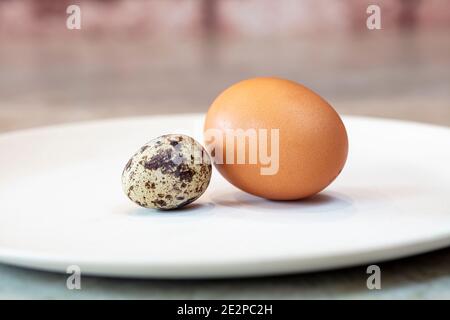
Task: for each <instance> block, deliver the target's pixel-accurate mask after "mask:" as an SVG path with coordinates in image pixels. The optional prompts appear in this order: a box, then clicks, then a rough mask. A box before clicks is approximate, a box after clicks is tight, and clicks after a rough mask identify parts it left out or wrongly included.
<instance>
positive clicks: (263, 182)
mask: <svg viewBox="0 0 450 320" xmlns="http://www.w3.org/2000/svg"><path fill="white" fill-rule="evenodd" d="M204 129H205V132H204V134H205V143H206V145H207V148H208V149H209V151H210V152H211V155H212V156H213V159H214V163H215V166H216V168H217V169H218V171H219V172H220V173H221V174H222V175H223V176H224V177H225V178H226V179H227V180H228V181H229V182H231V183H232V184H233V185H234V186H236V187H238V188H240V189H241V190H243V191H246V192H248V193H251V194H253V195H256V196H260V197H264V198H267V199H273V200H295V199H301V198H305V197H308V196H311V195H314V194H316V193H318V192H320V191H321V190H323V189H324V188H326V187H327V186H328V185H329V184H330V183H331V182H332V181H333V180H334V179H336V177H337V176H338V175H339V173H340V172H341V170H342V168H343V167H344V164H345V161H346V159H347V152H348V139H347V132H346V129H345V126H344V124H343V122H342V120H341V118H340V117H339V115H338V114H337V112H336V111H335V110H334V109H333V108H332V107H331V106H330V104H328V102H326V101H325V100H324V99H323V98H322V97H320V96H319V95H318V94H316V93H314V92H313V91H311V90H310V89H308V88H306V87H304V86H302V85H300V84H298V83H295V82H293V81H289V80H284V79H279V78H254V79H249V80H244V81H241V82H239V83H236V84H234V85H232V86H231V87H229V88H228V89H226V90H225V91H224V92H222V93H221V94H220V95H219V96H218V97H217V98H216V99H215V101H214V102H213V103H212V105H211V107H210V109H209V111H208V114H207V116H206V120H205V127H204Z"/></svg>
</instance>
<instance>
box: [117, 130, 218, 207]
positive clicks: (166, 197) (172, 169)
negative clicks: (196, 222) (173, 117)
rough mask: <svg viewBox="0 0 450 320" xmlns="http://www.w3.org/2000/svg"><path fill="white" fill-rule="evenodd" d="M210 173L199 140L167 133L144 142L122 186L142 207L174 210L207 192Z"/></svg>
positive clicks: (123, 179) (133, 159) (209, 167)
mask: <svg viewBox="0 0 450 320" xmlns="http://www.w3.org/2000/svg"><path fill="white" fill-rule="evenodd" d="M211 172H212V167H211V160H210V158H209V156H208V153H207V152H205V150H204V148H203V147H202V146H201V145H200V144H199V143H198V142H197V141H195V140H194V139H193V138H191V137H189V136H185V135H176V134H171V135H164V136H161V137H159V138H156V139H153V140H152V141H150V142H149V143H147V144H146V145H144V146H143V147H142V148H140V150H139V151H138V152H137V153H136V154H135V155H134V156H133V157H132V158H131V159H130V160H129V161H128V163H127V165H126V167H125V170H124V171H123V174H122V187H123V189H124V192H125V194H127V196H128V197H129V198H130V199H131V200H132V201H133V202H135V203H136V204H138V205H140V206H142V207H147V208H156V209H163V210H169V209H175V208H180V207H183V206H185V205H187V204H189V203H192V202H193V201H195V200H197V199H198V198H199V197H200V196H201V195H202V194H203V193H204V192H205V190H206V189H207V187H208V185H209V181H210V179H211Z"/></svg>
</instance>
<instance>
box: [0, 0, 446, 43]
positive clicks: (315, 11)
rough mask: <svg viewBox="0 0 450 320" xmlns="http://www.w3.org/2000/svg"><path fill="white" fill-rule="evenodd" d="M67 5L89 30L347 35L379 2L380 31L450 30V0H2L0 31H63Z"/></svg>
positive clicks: (94, 32) (96, 32)
mask: <svg viewBox="0 0 450 320" xmlns="http://www.w3.org/2000/svg"><path fill="white" fill-rule="evenodd" d="M70 4H78V5H80V7H81V9H82V29H83V31H85V32H88V33H89V34H91V35H101V34H105V33H108V34H114V35H127V36H129V35H138V36H142V35H145V36H149V37H158V36H161V37H165V36H180V37H184V36H199V35H205V34H218V35H226V36H241V35H245V36H285V35H286V36H289V35H293V34H295V35H296V34H317V33H321V34H323V33H326V32H328V33H332V34H336V33H350V32H358V31H364V30H365V21H366V18H367V14H366V8H367V6H368V5H369V4H378V5H380V7H381V9H382V26H383V29H385V30H398V29H408V30H436V29H449V28H450V1H449V0H426V1H425V0H378V1H376V0H0V35H1V36H13V37H16V36H30V35H31V36H36V35H41V36H45V35H52V36H54V35H59V34H64V33H65V32H68V31H67V30H66V29H65V19H66V13H65V10H66V7H67V6H68V5H70ZM84 34H85V33H84Z"/></svg>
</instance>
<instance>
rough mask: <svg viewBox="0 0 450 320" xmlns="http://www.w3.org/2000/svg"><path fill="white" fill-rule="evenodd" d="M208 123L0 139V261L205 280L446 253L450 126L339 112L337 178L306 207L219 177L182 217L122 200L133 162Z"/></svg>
mask: <svg viewBox="0 0 450 320" xmlns="http://www.w3.org/2000/svg"><path fill="white" fill-rule="evenodd" d="M202 120H203V119H202V116H200V115H182V116H162V117H149V118H135V119H123V120H112V121H102V122H94V123H85V124H75V125H64V126H57V127H50V128H42V129H37V130H28V131H22V132H17V133H11V134H6V135H2V136H0V150H1V157H0V168H1V169H0V170H1V171H0V261H1V262H4V263H8V264H13V265H18V266H25V267H30V268H37V269H44V270H51V271H58V272H65V271H66V268H67V267H68V266H69V265H78V266H79V267H80V268H81V271H82V273H84V274H95V275H108V276H126V277H128V276H129V277H170V278H190V277H199V278H208V277H229V276H255V275H268V274H282V273H288V272H305V271H312V270H323V269H330V268H336V267H343V266H350V265H357V264H368V263H372V262H379V261H381V260H387V259H393V258H399V257H404V256H408V255H412V254H417V253H422V252H426V251H429V250H433V249H438V248H442V247H445V246H448V245H450V202H449V196H450V169H449V167H450V129H448V128H442V127H436V126H429V125H422V124H416V123H407V122H399V121H390V120H380V119H370V118H356V117H345V118H344V121H345V124H346V126H347V129H348V133H349V138H350V153H349V159H348V162H347V165H346V167H345V169H344V171H343V172H342V174H341V176H340V177H339V178H338V179H337V180H336V181H335V182H334V183H333V184H332V185H331V186H330V187H329V188H328V189H326V190H325V191H324V192H323V193H321V194H320V195H318V196H316V197H314V198H312V199H310V200H306V201H298V202H273V201H267V200H263V199H259V198H256V197H253V196H250V195H247V194H245V193H243V192H241V191H239V190H237V189H235V188H234V187H232V186H231V185H230V184H228V183H227V182H226V181H225V180H223V179H222V178H221V176H220V175H219V174H218V173H217V172H216V171H215V172H214V175H213V181H212V183H211V185H210V187H209V189H208V190H207V192H206V193H205V195H204V196H202V197H201V198H200V199H199V200H198V201H197V202H196V203H194V204H192V205H191V206H190V207H188V208H186V209H185V210H182V211H173V212H158V211H153V210H147V209H143V208H139V207H137V206H136V205H134V204H133V203H132V202H130V201H129V200H128V199H127V198H126V197H125V196H124V195H123V193H122V190H121V184H120V177H121V172H122V169H123V167H124V165H125V164H126V162H127V160H128V158H129V157H130V156H131V155H132V154H133V153H134V152H135V151H136V150H137V149H138V148H139V147H140V146H141V145H143V144H144V143H145V142H147V141H148V140H150V139H151V138H153V137H155V136H158V135H161V134H164V133H175V132H176V133H186V134H190V135H194V136H196V137H197V138H198V139H199V140H200V141H201V128H202Z"/></svg>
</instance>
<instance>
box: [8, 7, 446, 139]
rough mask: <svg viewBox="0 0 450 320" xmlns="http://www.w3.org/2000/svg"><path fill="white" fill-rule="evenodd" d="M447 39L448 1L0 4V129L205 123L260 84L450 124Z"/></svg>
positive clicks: (342, 106)
mask: <svg viewBox="0 0 450 320" xmlns="http://www.w3.org/2000/svg"><path fill="white" fill-rule="evenodd" d="M71 4H76V5H79V6H80V8H81V30H68V29H67V28H66V19H67V17H68V14H67V13H66V8H67V7H68V6H69V5H71ZM370 4H377V5H379V6H380V8H381V25H382V29H381V30H368V29H367V27H366V19H367V17H368V16H369V14H367V13H366V9H367V7H368V6H369V5H370ZM449 33H450V1H448V0H427V1H425V0H378V1H376V0H371V1H369V0H79V1H75V0H73V1H72V0H58V1H56V0H53V1H52V0H0V131H2V132H5V131H10V130H16V129H21V128H29V127H35V126H42V125H48V124H56V123H63V122H73V121H80V120H92V119H101V118H111V117H123V116H138V115H151V114H160V113H188V112H204V111H206V110H207V108H208V107H209V105H210V103H211V102H212V100H213V99H214V98H215V97H216V96H217V95H218V94H219V93H220V91H222V90H223V89H224V88H226V87H227V86H229V85H231V84H232V83H234V82H237V81H239V80H242V79H244V78H249V77H255V76H278V77H285V78H289V79H292V80H295V81H298V82H301V83H303V84H305V85H306V86H308V87H310V88H312V89H313V90H315V91H316V92H318V93H319V94H321V95H322V96H323V97H324V98H325V99H327V100H328V101H329V102H330V103H331V104H332V105H333V106H334V107H335V108H336V109H337V110H338V111H339V112H341V113H343V114H357V115H370V116H380V117H389V118H398V119H409V120H416V121H423V122H429V123H436V124H442V125H450V90H449V89H450V35H449Z"/></svg>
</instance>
